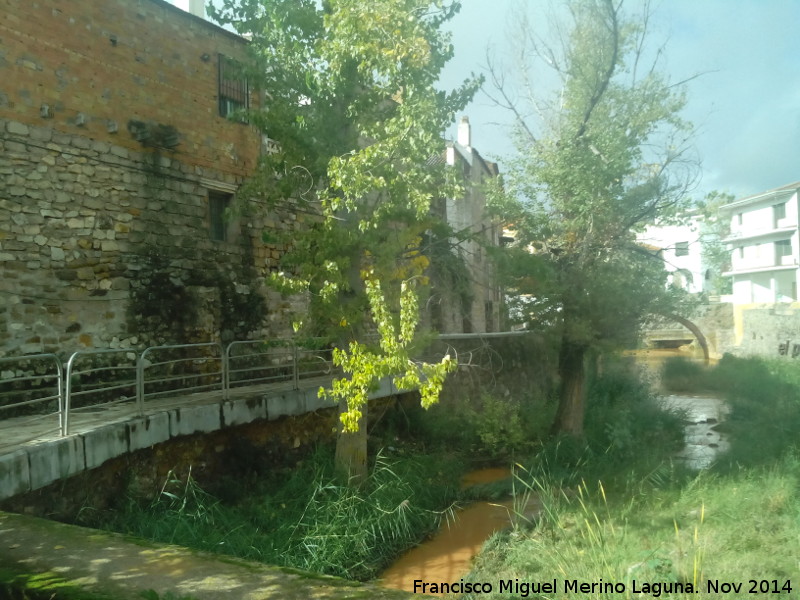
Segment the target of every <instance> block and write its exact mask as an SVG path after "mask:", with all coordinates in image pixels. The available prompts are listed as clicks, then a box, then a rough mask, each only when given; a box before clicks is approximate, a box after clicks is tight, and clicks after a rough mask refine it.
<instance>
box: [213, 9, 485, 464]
mask: <svg viewBox="0 0 800 600" xmlns="http://www.w3.org/2000/svg"><path fill="white" fill-rule="evenodd" d="M222 4H223V6H222V8H221V9H219V10H216V9H212V10H211V14H212V16H213V17H214V18H215V19H216V20H217V21H219V22H221V23H224V24H227V23H230V24H233V25H234V26H235V27H236V29H237V30H238V31H239V32H241V33H246V34H248V36H249V37H250V38H251V44H250V49H251V57H252V60H251V62H250V64H249V65H246V66H245V69H246V73H247V75H248V77H249V79H250V80H251V81H253V82H255V84H256V85H257V86H258V88H259V89H263V90H265V91H266V103H265V104H266V106H265V108H264V109H263V110H257V111H250V113H249V114H248V115H247V118H248V119H249V121H250V122H251V123H252V124H254V125H256V126H258V127H260V128H261V129H262V131H264V132H265V133H267V134H269V136H270V137H271V138H272V139H275V140H277V142H278V143H279V151H278V152H277V153H275V154H272V155H269V156H266V157H265V158H264V160H263V161H262V163H261V165H260V169H259V173H258V175H257V176H256V177H253V178H252V179H251V181H250V183H249V184H248V186H247V187H246V188H245V189H244V190H243V191H242V192H241V193H240V197H242V198H244V199H246V198H247V197H248V196H253V195H257V196H259V197H261V198H264V199H266V200H267V201H269V202H272V203H274V204H286V203H287V202H290V203H292V207H293V208H294V209H296V210H300V211H307V212H310V213H311V214H312V215H316V218H314V217H312V218H311V222H310V223H309V224H308V226H307V227H305V228H304V229H301V230H299V231H295V232H292V236H291V240H283V242H284V243H285V244H286V245H287V246H288V247H289V250H288V251H287V253H286V254H285V256H284V258H283V260H282V267H283V271H281V272H280V273H276V274H274V275H273V277H272V283H273V284H274V285H276V286H279V287H280V288H281V289H282V290H284V291H285V292H287V293H305V294H306V295H307V298H308V312H307V315H306V318H305V319H303V321H302V323H300V322H298V323H297V327H298V328H299V329H302V330H303V331H305V332H306V333H308V334H313V335H324V336H326V337H328V338H330V339H331V340H332V343H333V345H334V346H335V348H336V350H335V351H334V360H335V361H336V362H337V363H338V364H339V365H340V366H342V367H344V368H345V370H346V371H348V372H349V373H350V379H349V380H343V381H341V382H336V383H334V386H333V388H332V389H331V391H330V393H326V392H325V391H323V392H322V394H323V395H326V394H327V395H329V396H330V397H332V398H335V399H338V400H339V401H340V402H339V406H340V418H341V423H342V425H341V427H340V435H339V442H338V444H337V462H338V463H339V465H340V466H341V467H342V468H343V469H344V470H346V471H347V473H348V474H349V475H350V476H353V477H355V478H356V479H358V478H361V477H363V475H364V474H365V473H366V425H365V424H366V421H365V413H366V393H367V391H368V390H369V388H370V386H372V385H373V384H374V382H375V380H376V377H377V376H378V375H380V376H395V377H396V381H397V382H398V383H400V384H403V385H406V386H412V385H414V384H420V383H421V384H422V391H423V399H424V401H425V402H426V403H427V402H429V401H433V400H435V398H436V397H437V396H438V389H439V388H440V387H441V380H442V379H443V377H444V374H446V372H447V371H448V370H450V369H451V368H452V365H453V364H454V363H453V362H452V361H449V360H448V359H447V357H445V359H444V360H443V361H442V363H440V365H439V366H438V367H436V366H434V365H426V364H423V363H418V362H416V361H414V360H412V358H411V352H412V344H411V342H412V339H411V338H412V337H413V336H412V333H413V331H414V329H415V328H416V325H417V323H416V319H417V313H416V311H415V309H414V307H415V306H416V291H415V288H417V287H419V286H420V285H421V284H424V283H425V278H424V276H423V274H422V272H423V271H424V269H425V267H426V266H427V259H426V257H424V256H423V255H422V254H421V253H420V248H419V246H420V240H421V239H422V236H423V234H424V232H425V231H426V230H427V229H428V228H429V227H430V225H431V222H430V221H431V217H430V210H429V208H430V203H431V200H433V199H434V198H438V197H443V196H447V195H450V194H454V193H456V190H457V187H456V184H455V178H454V177H451V176H448V174H447V173H446V172H445V171H444V168H443V167H442V166H441V165H440V164H439V161H434V160H429V159H431V158H432V157H435V156H437V155H439V154H441V153H443V152H444V142H443V140H442V137H441V134H442V132H443V131H444V129H445V127H446V126H447V125H448V124H449V123H450V122H452V120H453V118H454V115H455V112H456V111H457V110H460V109H461V108H463V106H464V105H465V104H466V102H467V101H468V99H469V98H470V97H471V96H472V94H473V93H474V92H475V89H476V87H477V85H478V82H477V81H476V80H474V79H473V80H469V81H466V82H465V83H464V85H463V86H461V87H460V88H459V89H457V90H455V91H454V92H452V93H445V92H441V91H438V90H437V89H436V88H435V83H436V81H437V79H438V77H439V73H440V72H441V69H442V68H443V66H444V65H445V63H446V62H447V60H448V59H449V58H450V57H451V55H452V46H451V45H450V42H449V37H448V35H446V34H445V33H444V32H443V31H442V25H443V24H444V23H445V22H446V21H447V20H448V19H450V18H452V17H453V16H454V15H455V14H456V12H457V11H458V9H459V4H458V3H457V2H453V3H445V2H443V1H442V0H323V1H322V2H317V1H315V0H223V3H222ZM366 316H370V317H371V319H372V321H373V322H374V325H372V326H370V323H369V319H367V318H366ZM370 328H372V330H377V332H378V333H379V335H380V342H379V343H378V344H377V345H373V346H374V347H373V348H372V349H370V347H368V346H366V345H365V344H364V342H365V336H366V334H367V333H368V332H369V331H370ZM427 384H431V385H427Z"/></svg>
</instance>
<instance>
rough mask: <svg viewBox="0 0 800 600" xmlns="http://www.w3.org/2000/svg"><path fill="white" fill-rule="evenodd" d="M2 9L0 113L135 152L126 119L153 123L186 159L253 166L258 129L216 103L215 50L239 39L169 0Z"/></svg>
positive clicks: (51, 0) (14, 0) (21, 2)
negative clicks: (170, 131)
mask: <svg viewBox="0 0 800 600" xmlns="http://www.w3.org/2000/svg"><path fill="white" fill-rule="evenodd" d="M0 16H2V18H0V39H1V40H2V43H1V44H0V117H3V118H7V119H11V120H14V121H20V122H22V123H26V124H29V125H30V124H36V125H39V124H46V126H47V127H49V128H51V129H54V130H56V131H59V132H64V133H67V134H77V133H80V134H81V135H83V136H85V137H87V138H89V139H92V140H95V141H104V142H107V143H113V144H116V145H118V146H121V147H123V148H127V149H129V150H139V149H141V145H140V144H139V142H138V141H137V140H136V139H135V138H134V137H133V136H131V135H130V133H129V132H128V129H127V128H128V122H129V121H131V120H138V121H143V122H148V121H150V122H153V123H158V124H162V125H166V126H170V127H174V128H175V129H176V130H177V132H178V134H179V139H180V145H179V146H178V148H177V154H178V155H179V156H180V157H181V160H182V162H185V163H187V164H192V165H199V166H202V167H205V168H211V167H213V168H215V169H219V170H221V171H224V172H226V173H233V174H237V175H244V174H246V173H248V172H250V171H251V170H252V169H253V168H254V167H255V165H256V161H257V159H258V154H259V149H260V136H259V135H258V134H257V133H256V132H255V130H253V129H252V128H250V127H248V126H246V125H242V124H238V123H233V122H230V121H228V120H226V119H225V118H224V117H221V116H219V109H218V96H217V93H218V81H217V78H218V64H219V55H220V54H223V55H226V56H230V57H234V58H235V57H241V56H243V54H244V52H245V49H246V42H245V40H244V39H243V38H241V37H239V36H236V35H234V34H231V33H229V32H227V31H225V30H224V29H222V28H220V27H217V26H215V25H212V24H211V23H208V22H206V21H204V20H203V19H200V18H197V17H195V16H193V15H190V14H188V13H186V12H184V11H182V10H180V9H178V8H175V7H174V6H172V5H171V4H169V3H167V2H164V1H163V0H102V1H91V2H74V1H69V0H36V1H35V2H32V1H28V0H6V1H5V2H4V3H3V5H2V6H0ZM251 100H252V101H255V100H256V98H255V97H253V98H251ZM43 106H47V107H48V108H49V111H50V112H49V116H46V117H42V107H43Z"/></svg>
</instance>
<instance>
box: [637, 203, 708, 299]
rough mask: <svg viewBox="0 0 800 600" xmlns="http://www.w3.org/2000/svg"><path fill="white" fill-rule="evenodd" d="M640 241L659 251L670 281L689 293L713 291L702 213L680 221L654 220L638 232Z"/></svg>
mask: <svg viewBox="0 0 800 600" xmlns="http://www.w3.org/2000/svg"><path fill="white" fill-rule="evenodd" d="M637 240H638V241H639V243H640V244H644V245H646V246H647V247H648V248H650V249H651V250H655V251H658V253H659V256H660V257H661V259H662V260H663V261H664V268H665V269H666V270H667V273H668V274H669V283H670V285H674V286H675V287H678V288H681V289H684V290H686V291H687V292H689V293H692V294H697V293H701V292H707V293H714V290H713V289H712V288H711V282H712V281H713V275H714V274H713V273H712V272H711V271H710V268H711V267H710V266H709V265H708V264H707V263H706V260H705V256H704V254H703V242H704V233H703V217H702V215H700V214H697V213H690V214H688V215H687V216H686V222H685V223H682V224H680V225H662V224H655V225H651V226H648V227H647V229H646V230H645V231H644V232H643V233H641V234H640V235H638V236H637Z"/></svg>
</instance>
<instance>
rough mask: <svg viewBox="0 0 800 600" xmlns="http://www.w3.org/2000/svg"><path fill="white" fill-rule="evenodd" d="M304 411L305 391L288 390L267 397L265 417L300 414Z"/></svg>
mask: <svg viewBox="0 0 800 600" xmlns="http://www.w3.org/2000/svg"><path fill="white" fill-rule="evenodd" d="M304 412H306V392H304V391H294V390H293V391H289V392H283V393H281V394H276V395H274V396H269V397H267V418H268V419H269V420H270V421H274V420H275V419H277V418H279V417H284V416H292V415H301V414H303V413H304Z"/></svg>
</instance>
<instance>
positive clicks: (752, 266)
mask: <svg viewBox="0 0 800 600" xmlns="http://www.w3.org/2000/svg"><path fill="white" fill-rule="evenodd" d="M799 192H800V182H796V183H791V184H789V185H785V186H782V187H779V188H776V189H774V190H770V191H768V192H763V193H761V194H756V195H754V196H748V197H746V198H742V199H740V200H736V201H735V202H731V203H730V204H726V205H724V206H722V207H721V209H720V210H721V212H722V213H723V214H724V215H725V216H726V217H727V218H729V219H730V231H731V234H730V236H729V237H728V238H727V239H726V240H725V241H726V242H727V243H728V245H729V247H730V250H731V270H730V271H729V272H727V273H726V275H728V276H730V277H731V278H732V280H733V295H732V300H733V304H734V329H735V331H736V344H737V345H739V346H741V349H742V353H746V354H761V355H787V354H791V352H792V350H791V349H792V348H795V347H796V348H797V349H798V351H797V353H796V354H795V357H797V356H798V355H800V302H798V280H800V229H799V228H798V193H799ZM787 349H788V350H787Z"/></svg>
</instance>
